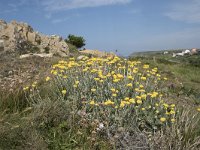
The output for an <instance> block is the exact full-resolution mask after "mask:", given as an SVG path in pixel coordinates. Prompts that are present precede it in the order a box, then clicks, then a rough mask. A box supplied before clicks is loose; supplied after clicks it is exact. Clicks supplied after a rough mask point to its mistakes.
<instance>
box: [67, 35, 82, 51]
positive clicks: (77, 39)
mask: <svg viewBox="0 0 200 150" xmlns="http://www.w3.org/2000/svg"><path fill="white" fill-rule="evenodd" d="M65 42H67V43H70V44H72V45H74V46H76V47H77V48H81V47H83V46H85V39H84V38H83V37H81V36H75V35H72V34H69V35H68V38H67V39H65Z"/></svg>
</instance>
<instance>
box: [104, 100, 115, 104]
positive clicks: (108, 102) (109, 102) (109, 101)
mask: <svg viewBox="0 0 200 150" xmlns="http://www.w3.org/2000/svg"><path fill="white" fill-rule="evenodd" d="M113 104H114V102H112V101H111V100H107V101H105V102H104V105H113Z"/></svg>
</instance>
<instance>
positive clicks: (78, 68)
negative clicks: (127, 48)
mask: <svg viewBox="0 0 200 150" xmlns="http://www.w3.org/2000/svg"><path fill="white" fill-rule="evenodd" d="M51 74H52V75H51V78H50V77H49V76H48V77H46V78H45V80H46V81H47V82H48V83H50V82H56V84H59V86H61V87H60V88H59V89H64V90H62V91H61V93H62V95H65V96H63V98H67V97H68V96H70V95H71V96H73V97H76V98H77V99H80V98H81V97H84V98H86V99H88V100H86V103H85V104H86V107H93V108H96V107H98V108H100V109H101V110H106V109H109V110H110V109H112V112H115V111H122V112H123V111H124V110H134V111H138V115H141V117H144V116H145V115H152V116H151V117H152V118H157V120H158V121H160V122H162V123H163V122H168V121H169V122H172V123H173V122H175V114H176V109H175V105H174V104H168V103H167V102H166V100H163V99H165V97H164V96H163V95H164V94H163V93H162V83H163V82H164V81H165V80H167V78H166V77H163V76H162V75H161V74H159V70H158V68H151V67H150V66H149V65H148V64H142V63H141V62H140V61H129V60H126V59H122V58H119V57H107V58H94V57H93V58H88V57H86V56H85V57H84V58H83V59H81V60H76V59H75V58H70V59H69V60H65V61H64V60H62V61H59V62H58V63H57V64H55V65H53V66H52V70H51ZM53 79H54V80H53ZM161 81H162V82H161ZM25 89H28V88H25ZM65 89H67V91H66V90H65ZM66 93H67V94H66ZM95 110H98V109H95ZM199 111H200V110H199ZM95 114H96V113H95ZM144 114H145V115H144Z"/></svg>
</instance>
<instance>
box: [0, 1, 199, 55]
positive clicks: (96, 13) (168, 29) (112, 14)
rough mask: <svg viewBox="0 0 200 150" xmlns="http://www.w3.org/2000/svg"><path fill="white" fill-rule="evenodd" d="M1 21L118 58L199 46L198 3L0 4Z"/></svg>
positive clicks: (53, 2) (36, 2) (38, 2)
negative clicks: (75, 40)
mask: <svg viewBox="0 0 200 150" xmlns="http://www.w3.org/2000/svg"><path fill="white" fill-rule="evenodd" d="M0 19H3V20H6V21H7V22H10V21H11V20H17V21H22V22H27V23H28V24H30V25H31V26H32V27H33V28H34V29H35V30H37V31H39V32H41V33H44V34H48V35H51V34H58V35H60V36H62V37H63V38H66V37H67V35H68V34H75V35H79V36H83V37H84V38H85V39H86V46H85V48H88V49H99V50H105V51H115V50H116V49H117V50H118V53H119V54H121V55H129V54H131V53H132V52H136V51H149V50H160V49H173V48H193V47H200V42H199V41H200V0H1V2H0Z"/></svg>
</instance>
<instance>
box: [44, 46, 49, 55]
mask: <svg viewBox="0 0 200 150" xmlns="http://www.w3.org/2000/svg"><path fill="white" fill-rule="evenodd" d="M49 51H50V48H49V47H48V46H47V47H45V48H44V52H45V53H47V54H49Z"/></svg>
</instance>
